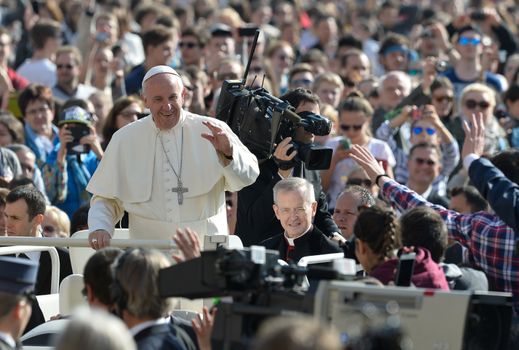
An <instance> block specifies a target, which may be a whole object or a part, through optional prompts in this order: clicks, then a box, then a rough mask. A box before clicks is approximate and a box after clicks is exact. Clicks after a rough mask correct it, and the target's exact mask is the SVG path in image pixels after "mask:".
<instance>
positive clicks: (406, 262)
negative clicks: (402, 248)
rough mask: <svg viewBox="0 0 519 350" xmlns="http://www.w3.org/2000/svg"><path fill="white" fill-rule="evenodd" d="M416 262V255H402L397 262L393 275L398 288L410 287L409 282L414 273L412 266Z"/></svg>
mask: <svg viewBox="0 0 519 350" xmlns="http://www.w3.org/2000/svg"><path fill="white" fill-rule="evenodd" d="M415 261H416V253H414V252H412V253H403V254H402V255H400V259H399V260H398V267H397V269H396V275H395V285H397V286H400V287H409V286H411V280H412V278H413V273H414V264H415Z"/></svg>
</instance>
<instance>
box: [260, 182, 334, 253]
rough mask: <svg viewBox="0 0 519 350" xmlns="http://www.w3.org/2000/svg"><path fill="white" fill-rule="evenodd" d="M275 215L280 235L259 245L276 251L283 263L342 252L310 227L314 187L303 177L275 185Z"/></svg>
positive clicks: (314, 209)
mask: <svg viewBox="0 0 519 350" xmlns="http://www.w3.org/2000/svg"><path fill="white" fill-rule="evenodd" d="M273 207H274V213H275V214H276V217H277V218H278V220H279V221H280V223H281V226H282V227H283V229H284V232H283V233H280V234H278V235H276V236H273V237H271V238H269V239H266V240H264V241H263V242H262V243H261V245H263V246H265V247H266V248H267V249H273V250H278V251H279V257H280V258H281V259H283V260H285V261H286V262H294V263H297V262H298V261H299V259H301V258H302V257H304V256H308V255H319V254H329V253H341V252H342V249H341V248H339V246H338V245H337V243H335V242H334V241H332V240H330V239H329V238H327V237H326V236H325V235H324V233H322V232H321V231H319V230H318V229H317V228H316V227H315V226H314V225H313V224H312V222H313V219H314V216H315V213H316V210H317V202H316V201H315V194H314V188H313V186H312V184H311V183H310V182H308V181H307V180H305V179H303V178H299V177H291V178H287V179H283V180H281V181H279V182H278V183H277V184H276V185H275V186H274V206H273Z"/></svg>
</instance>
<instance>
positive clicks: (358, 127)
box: [341, 124, 362, 131]
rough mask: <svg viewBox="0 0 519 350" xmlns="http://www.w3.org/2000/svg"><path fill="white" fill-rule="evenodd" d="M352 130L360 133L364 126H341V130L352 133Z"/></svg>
mask: <svg viewBox="0 0 519 350" xmlns="http://www.w3.org/2000/svg"><path fill="white" fill-rule="evenodd" d="M350 129H353V130H355V131H359V130H360V129H362V124H361V125H347V124H341V130H344V131H350Z"/></svg>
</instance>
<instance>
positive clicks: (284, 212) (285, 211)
mask: <svg viewBox="0 0 519 350" xmlns="http://www.w3.org/2000/svg"><path fill="white" fill-rule="evenodd" d="M278 208H279V207H278ZM307 209H308V208H307V207H299V208H279V213H280V214H281V215H291V214H295V215H297V216H301V215H304V214H306V210H307Z"/></svg>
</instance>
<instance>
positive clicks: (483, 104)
mask: <svg viewBox="0 0 519 350" xmlns="http://www.w3.org/2000/svg"><path fill="white" fill-rule="evenodd" d="M477 106H479V108H481V109H487V108H488V107H490V103H489V102H487V101H476V100H467V101H465V107H467V108H468V109H474V108H476V107H477Z"/></svg>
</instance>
